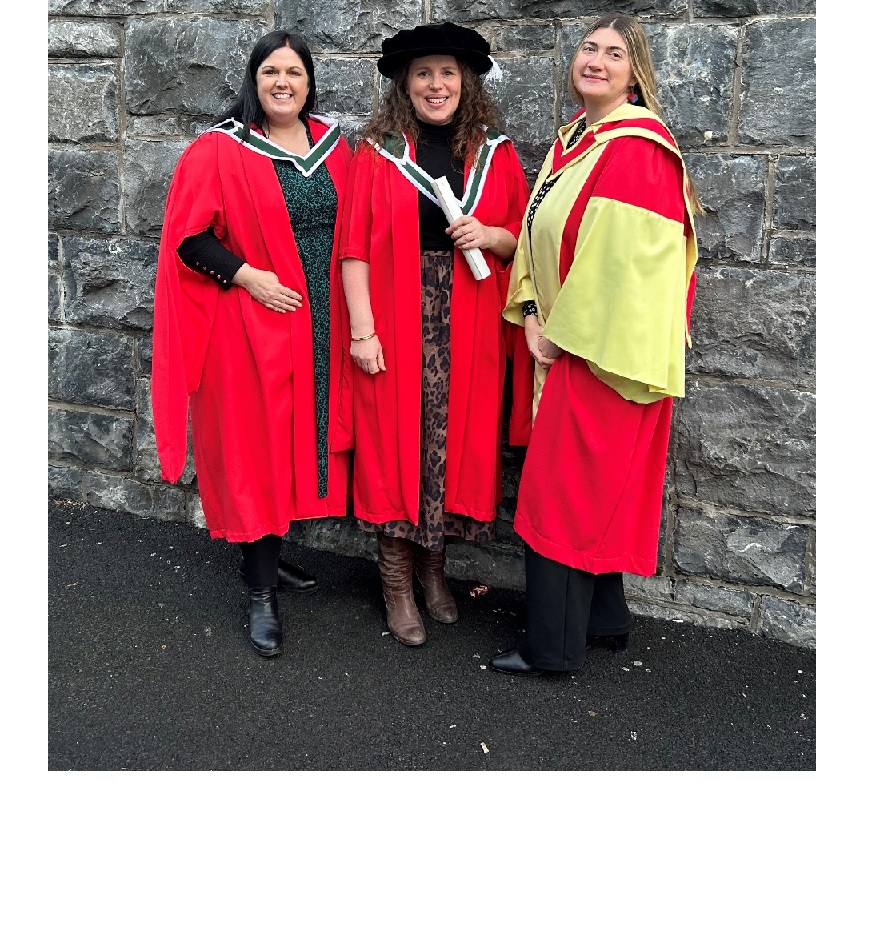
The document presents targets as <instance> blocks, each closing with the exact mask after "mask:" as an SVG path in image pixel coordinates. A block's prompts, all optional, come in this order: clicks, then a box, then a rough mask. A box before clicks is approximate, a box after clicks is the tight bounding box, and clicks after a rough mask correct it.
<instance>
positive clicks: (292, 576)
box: [276, 558, 319, 594]
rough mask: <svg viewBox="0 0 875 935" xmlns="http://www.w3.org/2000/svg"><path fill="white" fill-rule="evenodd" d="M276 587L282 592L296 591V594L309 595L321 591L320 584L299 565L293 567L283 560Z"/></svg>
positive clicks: (281, 560)
mask: <svg viewBox="0 0 875 935" xmlns="http://www.w3.org/2000/svg"><path fill="white" fill-rule="evenodd" d="M276 586H277V587H278V588H279V589H280V591H294V592H295V594H309V593H310V592H311V591H316V590H318V589H319V582H318V581H316V579H315V578H313V577H311V576H310V575H308V574H307V572H306V571H304V569H303V568H301V567H300V566H298V565H293V564H292V563H291V562H287V561H286V560H285V559H283V558H281V559H280V560H279V566H278V569H277V581H276Z"/></svg>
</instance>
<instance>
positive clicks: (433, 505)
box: [341, 23, 529, 646]
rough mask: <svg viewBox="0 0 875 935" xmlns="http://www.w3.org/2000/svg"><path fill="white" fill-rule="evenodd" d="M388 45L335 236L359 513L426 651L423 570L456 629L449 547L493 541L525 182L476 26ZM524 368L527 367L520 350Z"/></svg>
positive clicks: (393, 613) (434, 604)
mask: <svg viewBox="0 0 875 935" xmlns="http://www.w3.org/2000/svg"><path fill="white" fill-rule="evenodd" d="M382 51H383V54H382V57H381V58H380V59H379V61H378V62H377V67H378V69H379V71H380V73H381V74H382V75H383V76H384V77H386V78H388V79H389V85H388V88H387V90H386V92H385V95H384V98H383V101H382V103H381V105H380V107H379V108H378V110H377V111H376V112H375V113H374V114H373V116H372V117H371V119H370V121H369V122H368V124H367V126H366V127H365V129H364V131H363V136H364V139H363V141H362V142H361V143H360V144H359V147H358V149H357V151H356V153H355V155H354V157H353V163H352V166H351V168H350V197H348V198H347V200H346V206H345V211H344V221H343V233H342V241H341V256H342V258H343V260H342V266H343V283H344V289H345V291H346V297H347V303H348V307H349V314H350V325H351V334H352V342H351V348H352V350H351V353H352V357H353V359H354V361H355V363H356V364H357V369H355V370H354V380H355V396H356V405H355V435H356V457H355V467H354V474H353V509H354V511H355V515H356V516H357V517H358V518H359V521H360V525H361V526H362V528H363V529H366V530H368V531H371V532H375V533H376V534H377V547H378V555H379V570H380V576H381V579H382V583H383V596H384V599H385V602H386V612H387V620H388V627H389V631H390V632H391V633H392V635H393V636H394V637H395V639H397V640H399V641H400V642H401V643H404V644H406V645H408V646H418V645H420V644H421V643H424V642H425V639H426V633H425V626H424V624H423V622H422V618H421V617H420V615H419V611H418V609H417V606H416V603H415V600H414V596H413V580H414V576H415V579H416V581H417V583H418V585H420V586H421V588H422V591H423V597H424V602H425V609H426V611H427V612H428V614H429V616H430V617H432V618H433V619H435V620H438V621H440V622H443V623H454V622H455V621H456V620H457V619H458V611H457V609H456V602H455V599H454V597H453V595H452V592H451V591H450V590H449V587H448V586H447V582H446V579H445V576H444V561H445V555H446V551H445V549H446V541H447V539H449V538H453V537H456V538H460V539H467V540H469V541H473V542H486V541H488V540H490V539H492V538H493V536H494V529H495V516H496V505H497V503H498V501H499V500H500V499H501V472H500V450H501V444H500V442H501V438H500V433H501V418H502V395H503V387H504V371H505V361H506V345H505V331H504V330H503V326H502V322H501V316H500V312H501V309H502V307H503V305H504V300H505V289H506V285H507V275H508V262H509V260H510V259H511V258H512V256H513V252H514V249H515V247H516V238H517V235H518V234H519V231H520V223H521V220H522V211H523V207H524V205H525V202H526V199H527V198H528V194H529V189H528V184H527V182H526V177H525V174H524V172H523V169H522V166H521V165H520V162H519V159H518V158H517V155H516V151H515V150H514V147H513V145H512V143H511V142H510V140H509V139H508V138H507V137H506V136H505V135H504V134H503V133H501V132H500V131H499V130H498V129H496V124H497V121H498V112H497V109H496V107H495V104H494V103H493V101H492V98H491V97H490V96H489V94H488V93H487V92H486V90H485V88H484V87H483V82H482V80H481V76H483V75H484V74H486V72H488V71H489V70H490V68H491V67H492V64H493V63H492V59H491V58H490V55H489V43H488V42H486V40H485V39H484V38H483V37H482V36H481V35H479V33H477V32H475V31H474V30H473V29H467V28H465V27H463V26H457V25H456V24H455V23H443V24H441V25H428V26H417V27H416V28H415V29H403V30H401V31H400V32H399V33H397V34H396V35H395V36H392V37H391V38H389V39H386V40H385V41H384V42H383V49H382ZM441 177H444V178H445V179H446V181H447V183H448V185H449V186H450V188H451V190H452V192H453V195H454V196H455V197H456V198H457V199H458V200H459V202H461V204H462V208H463V213H462V215H461V217H457V218H456V219H455V220H454V221H453V222H452V223H450V224H448V223H447V219H446V217H445V216H444V213H443V210H442V208H441V206H440V202H439V201H438V199H437V197H436V196H435V194H434V191H433V188H432V182H433V181H434V180H436V179H439V178H441ZM473 247H477V248H478V249H480V250H481V251H482V253H483V256H484V257H485V262H486V264H487V266H488V271H489V274H488V275H487V276H486V277H485V278H483V279H480V280H476V279H475V278H474V275H473V273H472V272H471V270H470V269H469V267H468V263H467V261H466V260H465V259H464V256H465V255H464V254H463V253H462V252H461V251H462V249H468V248H473ZM515 330H516V329H513V328H508V329H507V332H508V333H510V334H512V333H513V332H514V331H515ZM523 350H524V349H523ZM515 359H516V360H518V361H519V360H524V361H525V362H526V365H528V364H529V362H528V357H527V355H526V354H525V353H522V354H520V355H518V356H517V357H516V358H515ZM512 443H514V444H518V441H517V440H516V439H515V438H514V439H512Z"/></svg>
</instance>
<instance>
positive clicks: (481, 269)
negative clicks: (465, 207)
mask: <svg viewBox="0 0 875 935" xmlns="http://www.w3.org/2000/svg"><path fill="white" fill-rule="evenodd" d="M431 187H432V189H433V190H434V194H435V197H436V198H437V200H438V201H439V202H440V203H441V207H442V208H443V209H444V214H445V215H446V216H447V220H448V221H449V222H450V223H452V222H453V221H455V220H456V218H460V217H461V216H462V206H461V205H460V204H459V202H458V201H457V200H456V196H455V195H454V194H453V190H452V189H451V188H450V183H449V182H448V181H447V178H446V176H445V175H442V176H441V177H440V178H439V179H435V180H434V181H433V182H432V184H431ZM462 254H463V255H464V257H465V259H466V260H467V261H468V266H470V267H471V272H472V273H473V274H474V278H475V279H486V277H487V276H488V275H489V267H488V266H487V265H486V260H485V259H484V258H483V254H482V253H481V252H480V249H479V248H478V247H472V248H471V249H470V250H462Z"/></svg>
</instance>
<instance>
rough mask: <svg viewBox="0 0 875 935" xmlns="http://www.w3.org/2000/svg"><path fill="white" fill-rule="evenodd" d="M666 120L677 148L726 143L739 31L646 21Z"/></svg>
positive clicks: (718, 26)
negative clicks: (667, 24)
mask: <svg viewBox="0 0 875 935" xmlns="http://www.w3.org/2000/svg"><path fill="white" fill-rule="evenodd" d="M645 31H646V32H647V36H648V39H649V41H650V48H651V53H652V56H653V67H654V69H655V70H656V80H657V95H658V97H659V103H660V105H661V107H662V110H663V114H664V117H665V121H666V123H667V124H668V126H669V128H670V129H671V131H672V134H673V135H674V137H675V139H676V140H677V142H678V145H679V146H680V147H681V149H685V148H686V147H688V146H701V145H702V144H703V143H705V144H708V145H711V144H715V143H725V142H726V141H727V139H728V138H729V119H730V115H731V113H732V94H733V73H734V69H735V56H736V46H737V41H738V31H737V29H736V28H735V27H733V26H725V25H704V24H699V23H696V24H683V25H679V26H663V25H654V26H647V27H645Z"/></svg>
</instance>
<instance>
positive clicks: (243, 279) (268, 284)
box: [232, 263, 303, 314]
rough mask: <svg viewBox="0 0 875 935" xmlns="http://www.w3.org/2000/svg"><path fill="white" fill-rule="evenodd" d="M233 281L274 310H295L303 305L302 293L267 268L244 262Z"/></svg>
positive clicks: (280, 311) (284, 311)
mask: <svg viewBox="0 0 875 935" xmlns="http://www.w3.org/2000/svg"><path fill="white" fill-rule="evenodd" d="M232 281H233V282H234V283H235V284H236V285H238V286H242V287H243V288H244V289H245V290H246V291H247V292H248V293H249V294H250V295H251V296H252V298H253V299H255V301H256V302H260V303H261V304H262V305H263V306H264V307H265V308H269V309H270V310H271V311H272V312H279V313H280V314H285V313H286V312H293V311H295V309H297V308H300V307H301V302H302V301H303V297H302V296H301V293H300V292H295V290H294V289H290V288H289V287H288V286H284V285H283V284H282V283H281V282H280V281H279V278H278V277H277V274H276V273H274V272H271V271H270V270H267V269H255V267H254V266H250V265H249V264H248V263H244V264H243V265H242V266H241V267H240V269H238V270H237V273H236V275H235V276H234V279H233V280H232Z"/></svg>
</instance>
